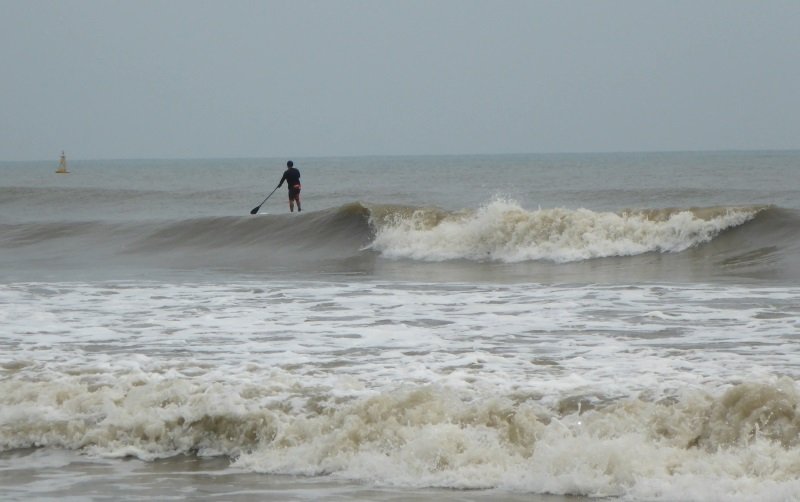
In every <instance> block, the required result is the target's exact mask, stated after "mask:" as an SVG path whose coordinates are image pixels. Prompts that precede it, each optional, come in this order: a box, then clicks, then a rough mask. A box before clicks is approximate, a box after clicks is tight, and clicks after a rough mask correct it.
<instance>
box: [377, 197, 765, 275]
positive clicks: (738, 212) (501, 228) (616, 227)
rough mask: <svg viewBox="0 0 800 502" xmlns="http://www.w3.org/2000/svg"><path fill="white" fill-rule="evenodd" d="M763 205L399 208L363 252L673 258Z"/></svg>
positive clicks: (511, 259) (434, 257)
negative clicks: (650, 255)
mask: <svg viewBox="0 0 800 502" xmlns="http://www.w3.org/2000/svg"><path fill="white" fill-rule="evenodd" d="M763 209H764V208H763V207H730V208H725V207H723V208H702V209H659V210H636V211H622V212H619V213H615V212H596V211H591V210H589V209H562V208H554V209H538V210H534V211H529V210H526V209H523V208H522V207H521V206H520V205H519V204H518V203H517V202H515V201H512V200H495V201H492V202H490V203H488V204H486V205H484V206H482V207H480V208H479V209H477V210H475V211H461V212H456V213H449V214H448V213H445V212H443V211H441V210H437V209H407V210H405V211H398V212H392V213H390V214H384V215H380V216H379V217H376V215H373V218H372V223H373V225H374V226H375V228H376V235H375V239H374V241H373V242H372V244H371V245H370V247H371V248H372V249H374V250H376V251H379V252H380V253H381V254H382V255H383V256H385V257H389V258H407V259H414V260H424V261H444V260H456V259H466V260H473V261H499V262H506V263H516V262H522V261H530V260H547V261H553V262H557V263H565V262H573V261H580V260H586V259H591V258H602V257H609V256H632V255H638V254H643V253H648V252H679V251H683V250H686V249H688V248H690V247H692V246H696V245H698V244H701V243H704V242H708V241H710V240H711V239H713V238H714V237H715V236H717V235H718V234H719V233H720V232H722V231H724V230H726V229H728V228H732V227H737V226H739V225H742V224H743V223H745V222H747V221H749V220H751V219H752V218H754V217H755V215H756V214H758V213H759V212H760V211H761V210H763Z"/></svg>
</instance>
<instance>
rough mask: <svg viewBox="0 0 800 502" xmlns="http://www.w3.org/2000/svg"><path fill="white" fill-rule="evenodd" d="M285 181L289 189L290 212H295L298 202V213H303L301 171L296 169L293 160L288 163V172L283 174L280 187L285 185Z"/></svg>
mask: <svg viewBox="0 0 800 502" xmlns="http://www.w3.org/2000/svg"><path fill="white" fill-rule="evenodd" d="M284 181H285V182H286V186H287V187H288V188H289V211H291V212H294V203H295V202H297V212H300V211H302V209H301V208H300V171H299V170H298V169H297V168H296V167H294V162H292V161H291V160H290V161H289V162H287V163H286V171H284V172H283V177H282V178H281V182H280V183H278V187H280V186H281V185H283V182H284Z"/></svg>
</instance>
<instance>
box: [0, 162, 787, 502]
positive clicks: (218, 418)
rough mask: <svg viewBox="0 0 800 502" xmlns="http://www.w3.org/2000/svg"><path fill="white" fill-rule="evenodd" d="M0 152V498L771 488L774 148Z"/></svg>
mask: <svg viewBox="0 0 800 502" xmlns="http://www.w3.org/2000/svg"><path fill="white" fill-rule="evenodd" d="M286 160H287V159H235V160H226V159H221V160H216V159H203V160H135V161H134V160H126V161H100V160H97V161H79V160H74V161H71V162H70V170H71V173H70V174H68V175H58V174H55V173H54V171H55V169H56V168H57V159H56V160H55V161H48V162H0V174H1V175H2V177H0V349H1V350H0V496H2V498H3V499H4V500H15V499H20V500H24V499H37V500H40V499H59V500H61V499H67V500H117V499H120V498H124V499H128V500H138V499H147V500H150V499H161V500H166V499H170V500H198V499H200V500H253V499H256V500H320V499H327V500H392V501H395V500H398V501H399V500H434V499H435V500H476V501H477V500H539V501H559V502H561V501H566V500H586V499H594V498H611V499H619V500H669V501H673V500H704V501H705V500H726V501H727V500H774V501H784V500H800V411H799V410H798V404H800V386H798V379H800V233H798V230H800V152H717V153H714V152H709V153H643V154H563V155H513V156H512V155H509V156H441V157H358V158H309V159H302V158H296V159H292V160H294V161H295V165H296V167H298V168H299V169H300V171H301V173H302V182H303V191H302V195H301V197H302V199H303V211H302V212H301V213H289V212H288V204H287V202H286V191H285V188H280V189H278V190H277V191H276V192H275V193H274V194H273V195H272V196H271V197H270V198H269V199H268V200H267V201H266V203H264V204H263V206H261V209H260V211H259V213H258V214H256V215H251V214H250V210H251V209H253V208H254V207H256V206H257V205H258V204H259V203H261V201H262V200H263V199H264V197H266V196H267V194H269V193H270V192H271V191H272V189H273V188H275V185H276V184H277V182H278V180H279V179H280V176H281V174H282V171H283V166H284V164H285V161H286Z"/></svg>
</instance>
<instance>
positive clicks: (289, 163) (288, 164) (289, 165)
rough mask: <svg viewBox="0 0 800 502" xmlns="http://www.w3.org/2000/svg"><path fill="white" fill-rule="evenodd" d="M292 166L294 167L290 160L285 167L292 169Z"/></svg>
mask: <svg viewBox="0 0 800 502" xmlns="http://www.w3.org/2000/svg"><path fill="white" fill-rule="evenodd" d="M293 165H294V162H292V161H291V160H290V161H289V162H287V163H286V166H287V167H292V166H293Z"/></svg>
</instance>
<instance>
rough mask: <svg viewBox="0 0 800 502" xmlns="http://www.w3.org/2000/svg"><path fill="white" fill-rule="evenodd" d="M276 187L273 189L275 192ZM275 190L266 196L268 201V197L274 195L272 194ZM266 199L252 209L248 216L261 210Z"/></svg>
mask: <svg viewBox="0 0 800 502" xmlns="http://www.w3.org/2000/svg"><path fill="white" fill-rule="evenodd" d="M279 186H280V185H278V187H279ZM278 187H275V190H277V189H278ZM275 190H273V191H271V192H270V193H269V195H267V199H269V198H270V197H272V194H274V193H275ZM267 199H264V200H263V201H261V204H259V205H257V206H256V207H254V208H253V209H252V210H250V214H256V213H257V212H258V210H259V209H261V206H263V205H264V203H265V202H267Z"/></svg>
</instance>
